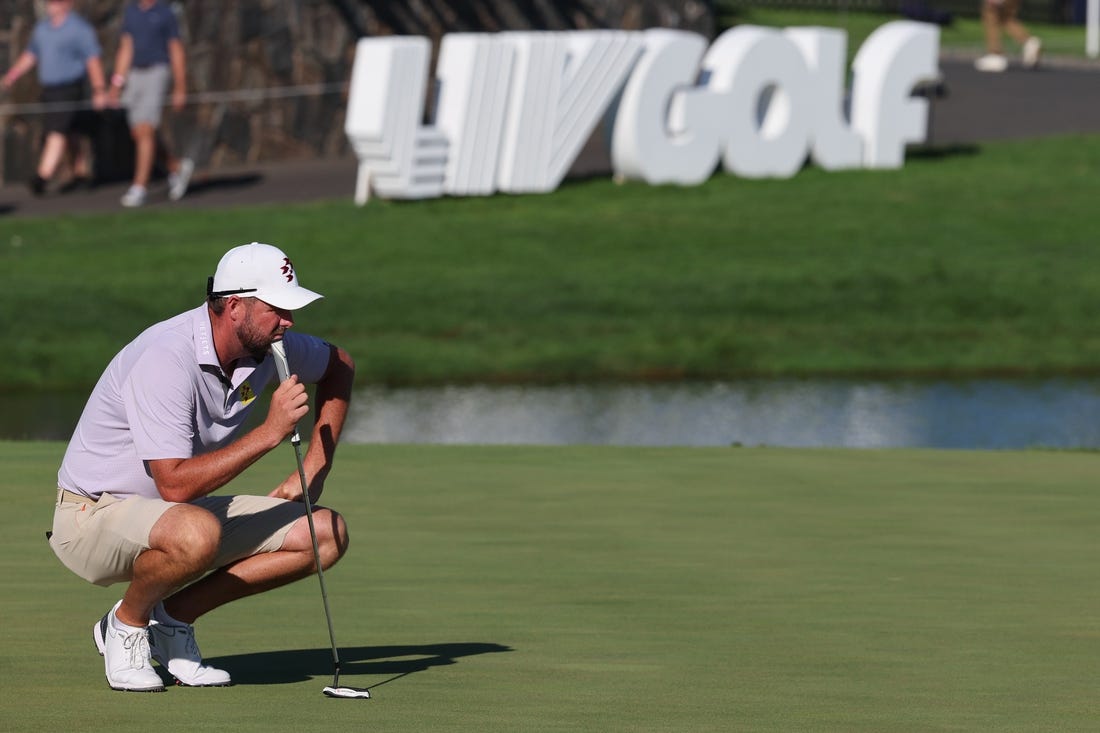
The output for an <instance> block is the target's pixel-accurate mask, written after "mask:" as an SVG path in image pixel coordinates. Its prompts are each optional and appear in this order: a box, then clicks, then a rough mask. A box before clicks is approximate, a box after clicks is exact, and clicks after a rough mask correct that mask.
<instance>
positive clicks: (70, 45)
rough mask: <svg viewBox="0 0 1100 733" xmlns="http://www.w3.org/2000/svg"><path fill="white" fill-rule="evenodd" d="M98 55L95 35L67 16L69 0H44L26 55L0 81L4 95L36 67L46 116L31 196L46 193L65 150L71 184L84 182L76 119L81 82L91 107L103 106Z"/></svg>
mask: <svg viewBox="0 0 1100 733" xmlns="http://www.w3.org/2000/svg"><path fill="white" fill-rule="evenodd" d="M99 55H100V49H99V41H98V40H97V39H96V35H95V30H94V29H93V28H92V26H91V25H89V24H88V22H87V21H86V20H84V19H83V18H81V17H80V16H79V15H77V14H76V13H74V12H73V3H72V0H49V2H47V3H46V17H45V18H43V19H42V20H40V21H39V22H38V24H37V25H35V27H34V31H33V32H32V34H31V40H30V43H29V44H28V45H27V49H26V50H25V51H23V53H22V54H20V55H19V58H18V59H16V60H15V63H14V64H12V67H11V68H10V69H8V72H7V73H6V74H4V76H3V77H2V78H0V87H3V88H4V89H5V90H7V89H9V88H11V86H12V85H13V84H14V83H15V82H16V80H17V79H18V78H19V77H21V76H22V75H23V74H25V73H27V72H28V71H30V70H31V69H32V68H34V67H35V65H37V66H38V82H39V84H40V85H41V87H42V96H41V100H42V102H43V103H44V104H46V105H47V110H48V111H47V112H46V113H45V115H44V116H43V127H44V129H45V133H46V141H45V143H44V144H43V145H42V155H41V157H40V158H39V160H38V169H37V171H36V172H35V175H34V177H33V178H31V181H30V186H31V191H32V192H33V193H34V194H35V195H36V196H37V195H40V194H42V193H43V192H44V191H45V190H46V183H47V182H49V180H50V179H51V178H52V177H53V174H54V173H55V172H56V171H57V167H58V166H59V165H60V164H61V159H62V158H63V157H64V156H65V152H66V149H67V150H68V151H69V153H70V155H71V156H72V168H73V177H74V179H81V178H89V173H90V171H89V166H88V161H87V158H86V156H85V155H84V153H83V150H82V149H81V145H80V140H79V136H78V132H79V130H78V129H77V125H76V120H77V114H76V113H77V112H78V111H79V109H80V108H81V107H82V106H83V105H84V104H85V103H86V102H85V100H86V96H85V88H84V87H85V81H88V82H91V85H92V91H93V96H92V104H93V106H94V107H96V108H97V109H99V108H102V107H103V106H104V103H105V102H106V86H105V83H104V78H103V65H102V64H101V63H100V60H99Z"/></svg>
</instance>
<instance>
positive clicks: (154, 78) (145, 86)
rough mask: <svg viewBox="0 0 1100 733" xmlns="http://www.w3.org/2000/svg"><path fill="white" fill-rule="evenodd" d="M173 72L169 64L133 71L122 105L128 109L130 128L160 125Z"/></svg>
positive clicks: (124, 92) (127, 80)
mask: <svg viewBox="0 0 1100 733" xmlns="http://www.w3.org/2000/svg"><path fill="white" fill-rule="evenodd" d="M171 81H172V71H171V69H169V68H168V64H157V65H156V66H147V67H145V68H144V69H131V70H130V76H129V77H127V79H126V88H125V89H123V90H122V104H123V105H124V106H125V107H126V120H127V121H128V122H129V123H130V127H133V126H134V125H139V124H142V123H144V124H147V125H152V126H153V127H157V126H158V125H160V116H161V112H162V111H163V110H164V100H165V99H167V97H168V84H169V82H171Z"/></svg>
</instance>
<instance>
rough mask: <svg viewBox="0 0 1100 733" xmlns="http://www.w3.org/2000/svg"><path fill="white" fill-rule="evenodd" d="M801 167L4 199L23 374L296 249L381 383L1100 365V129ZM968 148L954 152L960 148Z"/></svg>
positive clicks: (100, 356)
mask: <svg viewBox="0 0 1100 733" xmlns="http://www.w3.org/2000/svg"><path fill="white" fill-rule="evenodd" d="M932 152H934V153H936V154H933V155H925V156H920V155H916V154H914V155H911V156H910V157H909V159H908V160H907V162H906V164H905V167H904V168H903V169H901V170H896V171H864V170H861V171H848V172H834V173H829V172H825V171H822V170H820V169H818V168H816V167H812V166H811V167H808V168H807V169H805V170H803V171H802V172H801V173H799V174H798V175H797V176H795V177H794V178H792V179H789V180H783V181H753V180H746V179H739V178H736V177H734V176H730V175H725V174H719V175H716V176H715V177H714V178H712V179H711V180H710V181H709V182H707V183H706V184H705V185H703V186H699V187H691V188H677V187H651V186H647V185H644V184H641V183H631V184H627V185H623V186H616V185H615V184H614V183H612V182H611V181H609V180H603V179H598V180H591V181H586V182H577V183H569V184H567V185H565V186H564V187H563V188H562V189H561V190H559V191H558V192H557V193H555V194H553V195H547V196H516V197H509V196H494V197H491V198H477V199H441V200H434V201H421V202H407V203H387V202H384V201H374V202H372V203H371V204H370V205H369V206H368V207H366V208H364V209H357V208H355V207H354V206H353V205H352V204H351V203H350V202H330V203H316V204H302V205H283V206H260V207H255V208H242V209H235V210H231V211H226V210H210V211H204V212H203V215H202V216H195V215H194V214H193V213H191V212H179V211H166V210H161V211H154V210H150V211H143V212H125V213H119V214H109V215H87V216H63V217H54V218H50V219H35V218H17V219H13V218H6V219H0V269H2V270H3V272H4V273H5V286H4V288H2V289H0V312H2V313H4V314H6V327H7V329H8V331H7V333H8V334H10V336H11V337H10V338H8V339H7V344H8V349H7V352H6V356H5V359H4V360H3V362H2V363H0V385H3V386H4V388H7V389H22V388H46V387H55V388H56V387H72V388H78V389H79V388H87V386H88V385H90V384H91V383H93V382H94V380H95V379H96V377H97V376H98V374H99V373H100V371H101V370H102V368H103V366H104V364H105V363H106V362H107V360H109V359H110V357H111V356H112V355H113V354H114V353H115V352H116V351H117V349H118V348H120V347H121V346H122V345H123V344H125V343H126V342H127V341H128V340H130V339H131V338H133V336H134V335H135V334H136V333H138V332H139V331H140V330H141V329H143V328H144V327H145V326H147V325H148V324H151V323H153V322H155V321H157V320H160V319H162V318H165V317H167V316H170V315H173V314H174V313H176V312H178V311H180V310H182V309H184V308H187V307H190V306H192V305H197V304H199V303H201V301H202V298H203V295H204V287H205V280H206V276H207V275H208V274H210V273H211V272H212V270H213V268H214V266H215V264H216V262H217V261H218V259H219V258H220V256H221V254H222V253H223V252H224V251H225V250H226V249H228V248H229V247H231V246H234V245H236V244H240V243H243V242H248V241H252V240H254V239H258V240H261V241H269V242H273V243H276V244H279V245H282V246H283V247H284V248H285V249H286V250H287V251H288V252H289V253H290V254H291V255H292V257H293V258H294V259H295V262H296V264H297V267H298V272H299V274H300V276H301V278H302V281H303V282H304V283H305V284H306V285H307V286H309V287H313V288H315V289H317V290H319V291H320V292H322V293H325V294H326V296H327V297H326V299H325V300H323V301H320V302H318V303H317V304H315V305H312V306H310V307H309V308H307V309H305V310H303V311H301V312H300V314H299V323H298V326H299V328H301V329H303V330H306V331H309V332H314V333H318V334H322V335H324V336H326V337H329V338H331V339H332V340H334V341H335V342H336V343H339V344H341V345H342V346H345V347H346V348H348V349H349V350H350V351H351V353H352V354H353V355H354V356H355V357H356V359H357V362H358V365H359V375H360V380H361V382H366V381H370V382H387V383H433V382H434V383H439V382H448V381H455V382H458V381H464V382H471V381H487V382H493V381H521V380H526V381H531V380H537V381H544V382H550V381H571V380H598V379H648V378H733V377H739V376H745V375H798V374H826V375H828V374H838V375H866V374H875V375H926V374H934V375H982V374H992V373H1013V374H1015V373H1044V374H1050V373H1064V372H1086V373H1095V372H1096V371H1097V370H1098V369H1100V335H1098V333H1097V330H1096V328H1095V310H1096V303H1097V302H1098V299H1100V260H1098V259H1097V257H1096V254H1095V252H1096V242H1095V233H1094V231H1093V229H1092V228H1091V227H1090V226H1089V225H1088V222H1089V221H1091V219H1090V217H1089V212H1091V211H1092V210H1093V208H1094V207H1095V201H1096V198H1097V193H1098V192H1100V186H1098V183H1097V177H1096V170H1097V165H1098V164H1100V136H1080V137H1062V138H1054V139H1044V140H1035V141H1016V142H1004V143H997V144H988V145H982V146H981V147H980V148H975V149H956V150H947V151H932ZM944 153H945V154H944Z"/></svg>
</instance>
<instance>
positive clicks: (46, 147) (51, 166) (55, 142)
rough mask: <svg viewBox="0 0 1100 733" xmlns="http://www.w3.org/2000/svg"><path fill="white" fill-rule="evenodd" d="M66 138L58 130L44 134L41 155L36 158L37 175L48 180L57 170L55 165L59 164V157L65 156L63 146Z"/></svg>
mask: <svg viewBox="0 0 1100 733" xmlns="http://www.w3.org/2000/svg"><path fill="white" fill-rule="evenodd" d="M67 144H68V140H67V139H66V137H65V135H64V134H63V133H60V132H51V133H49V134H47V135H46V142H45V143H43V145H42V155H41V156H40V157H39V159H38V177H39V178H41V179H43V180H46V181H48V180H50V179H51V178H53V174H54V173H55V172H57V166H59V165H61V159H62V158H63V157H64V156H65V147H66V145H67Z"/></svg>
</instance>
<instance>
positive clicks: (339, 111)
mask: <svg viewBox="0 0 1100 733" xmlns="http://www.w3.org/2000/svg"><path fill="white" fill-rule="evenodd" d="M171 4H172V6H173V8H174V9H175V10H176V13H177V16H178V17H179V19H180V28H181V32H182V33H183V36H184V42H185V45H186V48H187V53H188V85H187V86H188V94H189V101H188V105H187V107H186V109H185V110H184V111H183V112H182V113H179V114H172V115H169V116H168V117H167V120H166V124H165V127H164V133H165V137H166V139H167V140H168V141H169V142H170V143H171V144H172V145H173V147H174V148H175V149H177V150H180V151H182V152H185V153H187V154H189V155H192V156H193V157H195V158H197V159H198V161H199V163H200V164H201V165H205V166H208V167H210V168H215V169H216V168H219V167H224V166H227V165H233V164H239V163H255V162H269V161H277V160H285V159H292V158H310V157H340V156H348V155H351V153H350V151H349V148H348V145H347V142H346V140H345V139H344V135H343V113H344V106H345V101H346V81H347V79H348V78H349V76H350V73H351V63H352V59H353V55H354V48H355V41H356V40H357V39H358V38H359V37H360V36H363V35H391V34H403V35H425V36H429V37H431V38H432V39H433V40H435V41H438V39H439V38H440V37H441V36H442V35H443V34H444V33H448V32H457V31H500V30H529V29H545V30H564V29H569V28H624V29H642V28H651V27H658V26H662V27H676V28H685V29H691V30H695V31H697V32H700V33H703V34H704V35H707V36H712V35H713V33H714V13H713V9H712V7H711V3H710V1H709V0H619V1H615V0H602V1H601V0H556V1H555V2H550V1H549V0H512V1H511V2H507V1H505V0H411V1H409V2H384V1H382V0H186V1H177V2H173V3H171ZM43 5H44V3H43V1H42V0H0V67H2V69H4V70H6V69H7V68H8V66H10V65H11V64H12V63H13V62H14V61H15V59H16V57H17V56H18V55H19V53H20V52H21V51H22V50H23V49H24V48H25V47H26V43H27V39H28V38H29V36H30V32H31V29H32V27H33V25H34V23H35V20H36V18H37V17H40V14H41V13H42V6H43ZM123 6H124V2H123V0H76V9H77V11H78V12H79V13H81V14H82V15H83V16H84V17H85V18H87V19H88V20H89V21H90V22H91V23H92V24H93V25H94V26H95V27H96V29H97V31H98V34H99V38H100V43H101V44H102V46H103V52H104V56H103V59H104V64H105V66H106V68H107V72H108V74H109V73H110V69H111V66H112V65H113V59H114V53H115V49H116V47H117V38H118V29H119V27H120V24H121V16H122V7H123ZM34 76H35V74H34V72H31V73H30V74H27V75H26V76H25V77H24V78H23V79H22V80H20V82H19V83H18V84H17V85H16V86H15V88H14V89H13V90H12V92H11V94H10V95H9V96H8V97H7V98H6V99H3V100H0V102H2V103H7V104H19V103H29V102H34V101H35V100H36V99H37V97H38V86H37V82H36V80H35V78H34ZM115 122H117V120H115ZM0 126H2V131H3V132H2V134H3V142H2V145H0V179H2V180H4V181H10V180H22V179H25V178H26V177H28V176H29V175H30V174H31V172H32V171H33V167H34V165H35V161H36V159H37V150H38V142H39V139H40V137H41V127H40V123H39V119H38V115H36V114H21V113H19V112H14V113H7V114H0ZM112 127H114V129H115V130H116V132H114V133H112V131H111V130H112ZM100 128H101V132H100V133H99V135H100V136H104V135H111V134H116V135H117V124H116V125H114V126H112V125H105V124H104V125H100ZM97 173H98V174H99V176H100V178H101V179H104V180H110V179H116V178H117V177H118V175H115V172H113V171H110V170H108V167H107V166H100V167H99V168H98V169H97Z"/></svg>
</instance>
